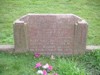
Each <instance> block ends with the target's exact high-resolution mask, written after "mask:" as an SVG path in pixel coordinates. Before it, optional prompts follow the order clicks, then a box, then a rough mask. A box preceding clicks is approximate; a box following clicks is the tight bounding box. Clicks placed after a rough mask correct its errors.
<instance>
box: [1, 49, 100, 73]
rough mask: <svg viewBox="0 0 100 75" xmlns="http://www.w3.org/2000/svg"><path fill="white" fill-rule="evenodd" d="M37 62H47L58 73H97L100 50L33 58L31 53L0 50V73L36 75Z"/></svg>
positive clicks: (98, 71) (99, 66)
mask: <svg viewBox="0 0 100 75" xmlns="http://www.w3.org/2000/svg"><path fill="white" fill-rule="evenodd" d="M37 62H42V63H43V64H45V63H49V64H51V65H52V66H53V67H54V71H56V72H57V73H59V75H99V74H100V50H96V51H92V52H89V53H86V54H84V55H79V56H67V57H63V56H62V57H56V59H55V60H51V59H50V57H49V56H46V57H45V56H41V57H40V58H34V56H33V53H21V54H12V53H5V52H0V75H36V73H35V72H36V71H35V69H34V66H35V64H36V63H37Z"/></svg>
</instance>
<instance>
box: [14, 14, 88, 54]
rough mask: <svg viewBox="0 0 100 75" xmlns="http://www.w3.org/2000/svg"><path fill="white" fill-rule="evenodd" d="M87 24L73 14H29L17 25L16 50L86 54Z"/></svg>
mask: <svg viewBox="0 0 100 75" xmlns="http://www.w3.org/2000/svg"><path fill="white" fill-rule="evenodd" d="M86 34H87V22H86V21H84V20H82V19H81V18H80V17H78V16H76V15H73V14H28V15H25V16H23V17H21V18H20V19H18V20H16V21H15V23H14V37H15V51H21V52H22V51H33V52H35V53H41V54H47V55H52V54H53V55H55V54H57V55H59V54H61V55H65V54H78V53H84V52H85V50H86Z"/></svg>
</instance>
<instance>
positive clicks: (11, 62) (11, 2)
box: [0, 0, 100, 75]
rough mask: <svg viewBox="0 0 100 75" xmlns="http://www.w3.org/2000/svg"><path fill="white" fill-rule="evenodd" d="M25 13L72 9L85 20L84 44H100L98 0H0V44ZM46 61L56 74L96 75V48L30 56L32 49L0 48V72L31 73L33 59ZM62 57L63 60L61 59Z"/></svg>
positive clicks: (99, 65) (99, 54) (99, 60)
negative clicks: (61, 54)
mask: <svg viewBox="0 0 100 75" xmlns="http://www.w3.org/2000/svg"><path fill="white" fill-rule="evenodd" d="M27 13H65V14H66V13H73V14H76V15H78V16H80V17H82V18H84V19H85V20H86V21H87V22H88V24H89V25H88V37H87V45H100V21H99V20H100V1H99V0H94V1H92V0H1V1H0V16H1V18H0V44H13V43H14V42H13V22H14V21H15V20H16V19H17V18H19V17H20V16H23V15H25V14H27ZM40 61H41V62H43V63H50V64H52V65H53V67H54V71H56V72H57V73H58V74H59V75H86V74H89V75H99V74H100V49H99V50H95V51H91V52H88V53H86V54H84V55H77V56H66V57H56V59H55V60H51V59H50V58H49V57H45V56H41V57H40V58H34V56H33V53H19V54H12V53H6V52H0V75H35V72H34V65H35V64H36V63H37V62H40ZM62 61H63V62H62Z"/></svg>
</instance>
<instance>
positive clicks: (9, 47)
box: [0, 45, 100, 52]
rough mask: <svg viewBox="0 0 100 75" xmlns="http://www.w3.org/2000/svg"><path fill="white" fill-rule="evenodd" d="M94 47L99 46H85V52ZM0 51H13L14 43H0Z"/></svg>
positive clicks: (98, 47) (97, 47)
mask: <svg viewBox="0 0 100 75" xmlns="http://www.w3.org/2000/svg"><path fill="white" fill-rule="evenodd" d="M96 49H100V46H95V45H88V46H86V51H87V52H88V51H92V50H96ZM0 51H6V52H7V51H8V52H14V51H15V48H14V45H0Z"/></svg>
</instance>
